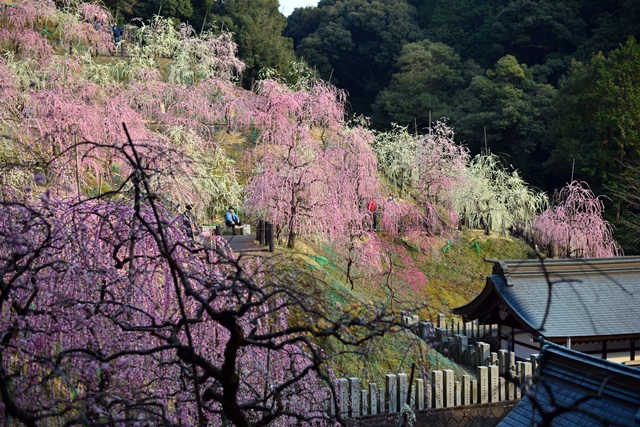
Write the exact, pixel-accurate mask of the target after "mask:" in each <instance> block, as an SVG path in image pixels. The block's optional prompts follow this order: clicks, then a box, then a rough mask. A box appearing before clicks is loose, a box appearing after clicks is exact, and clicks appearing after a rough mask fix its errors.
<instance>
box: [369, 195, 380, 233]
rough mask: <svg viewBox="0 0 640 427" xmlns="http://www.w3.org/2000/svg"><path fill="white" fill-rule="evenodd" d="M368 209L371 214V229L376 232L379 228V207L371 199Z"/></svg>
mask: <svg viewBox="0 0 640 427" xmlns="http://www.w3.org/2000/svg"><path fill="white" fill-rule="evenodd" d="M367 209H369V213H370V214H371V225H372V227H371V229H372V230H373V231H376V230H377V228H378V212H377V211H378V205H376V201H375V200H373V199H371V200H370V201H369V203H367Z"/></svg>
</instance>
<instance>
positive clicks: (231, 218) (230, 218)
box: [224, 206, 242, 236]
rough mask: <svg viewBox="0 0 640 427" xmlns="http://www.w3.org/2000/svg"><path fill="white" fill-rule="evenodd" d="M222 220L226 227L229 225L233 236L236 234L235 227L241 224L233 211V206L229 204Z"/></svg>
mask: <svg viewBox="0 0 640 427" xmlns="http://www.w3.org/2000/svg"><path fill="white" fill-rule="evenodd" d="M224 221H225V222H226V223H227V227H231V229H232V230H233V235H234V236H235V235H236V227H240V226H242V222H241V221H240V218H238V215H236V213H235V212H234V211H233V206H229V210H228V211H227V212H226V213H225V214H224Z"/></svg>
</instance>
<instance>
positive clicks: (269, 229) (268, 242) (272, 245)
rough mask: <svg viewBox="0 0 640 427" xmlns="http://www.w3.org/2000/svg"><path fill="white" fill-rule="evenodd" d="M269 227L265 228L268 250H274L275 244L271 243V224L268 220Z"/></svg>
mask: <svg viewBox="0 0 640 427" xmlns="http://www.w3.org/2000/svg"><path fill="white" fill-rule="evenodd" d="M267 224H269V227H268V228H267V244H268V245H269V252H273V251H274V250H275V246H274V243H273V224H271V223H270V222H268V223H267Z"/></svg>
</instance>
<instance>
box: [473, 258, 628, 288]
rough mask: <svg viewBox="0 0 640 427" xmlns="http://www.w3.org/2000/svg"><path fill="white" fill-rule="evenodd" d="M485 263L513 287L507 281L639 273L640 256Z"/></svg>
mask: <svg viewBox="0 0 640 427" xmlns="http://www.w3.org/2000/svg"><path fill="white" fill-rule="evenodd" d="M485 261H486V262H492V263H493V264H494V266H493V271H492V273H493V274H500V275H502V276H504V277H505V278H506V279H507V283H508V286H513V283H511V281H510V280H509V279H510V278H516V277H527V278H531V277H536V276H542V277H544V276H546V275H550V274H554V275H557V274H563V275H571V274H580V275H585V274H589V273H592V274H603V273H606V274H609V273H618V274H620V273H626V272H638V271H640V256H632V257H611V258H566V259H522V260H501V259H491V258H485Z"/></svg>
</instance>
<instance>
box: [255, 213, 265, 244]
mask: <svg viewBox="0 0 640 427" xmlns="http://www.w3.org/2000/svg"><path fill="white" fill-rule="evenodd" d="M256 240H258V244H260V246H264V220H262V219H260V220H258V227H257V228H256Z"/></svg>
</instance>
